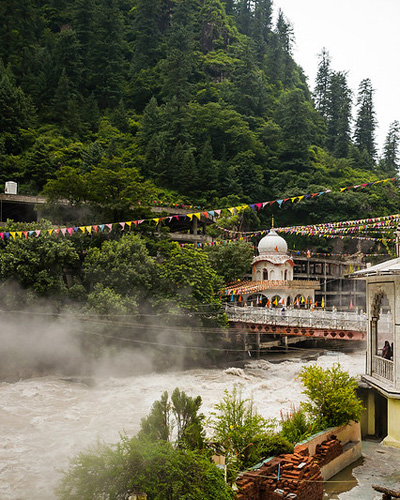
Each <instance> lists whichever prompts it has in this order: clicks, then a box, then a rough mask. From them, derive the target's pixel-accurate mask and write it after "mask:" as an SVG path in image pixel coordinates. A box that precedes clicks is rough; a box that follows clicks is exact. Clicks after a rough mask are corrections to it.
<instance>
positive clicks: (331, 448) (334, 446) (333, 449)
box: [313, 436, 343, 467]
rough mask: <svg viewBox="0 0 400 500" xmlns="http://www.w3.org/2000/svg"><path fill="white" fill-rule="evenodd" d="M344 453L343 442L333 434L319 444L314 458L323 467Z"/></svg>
mask: <svg viewBox="0 0 400 500" xmlns="http://www.w3.org/2000/svg"><path fill="white" fill-rule="evenodd" d="M342 453H343V446H342V444H341V443H340V441H338V440H337V439H336V436H331V437H330V438H329V439H327V440H326V441H324V442H323V443H321V444H319V445H317V447H316V449H315V455H314V456H313V458H314V460H315V461H316V462H317V464H318V465H319V466H320V467H322V466H324V465H326V464H328V463H329V462H331V461H332V460H333V459H334V458H336V457H338V456H340V455H341V454H342Z"/></svg>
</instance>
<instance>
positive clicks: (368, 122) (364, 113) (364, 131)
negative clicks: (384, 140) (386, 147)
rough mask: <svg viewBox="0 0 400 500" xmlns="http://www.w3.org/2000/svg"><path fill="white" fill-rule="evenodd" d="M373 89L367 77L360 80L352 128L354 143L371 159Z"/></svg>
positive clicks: (373, 127)
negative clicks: (354, 120) (353, 126)
mask: <svg viewBox="0 0 400 500" xmlns="http://www.w3.org/2000/svg"><path fill="white" fill-rule="evenodd" d="M373 97H374V89H373V88H372V83H371V80H370V79H369V78H365V79H364V80H362V81H361V83H360V85H359V88H358V97H357V117H356V124H355V130H354V140H355V144H356V146H357V147H358V149H359V150H360V151H362V150H365V151H366V152H367V153H368V155H369V156H370V158H371V160H373V159H374V158H375V156H376V145H375V128H376V118H375V109H374V101H373Z"/></svg>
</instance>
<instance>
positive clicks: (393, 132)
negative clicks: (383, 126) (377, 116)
mask: <svg viewBox="0 0 400 500" xmlns="http://www.w3.org/2000/svg"><path fill="white" fill-rule="evenodd" d="M399 147H400V123H399V122H398V121H397V120H395V121H394V122H392V123H391V124H390V126H389V131H388V133H387V136H386V139H385V144H384V146H383V157H382V162H381V168H382V169H383V170H384V172H385V174H387V175H396V174H398V171H399Z"/></svg>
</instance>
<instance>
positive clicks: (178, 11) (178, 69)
mask: <svg viewBox="0 0 400 500" xmlns="http://www.w3.org/2000/svg"><path fill="white" fill-rule="evenodd" d="M197 10H198V4H197V2H196V1H195V0H177V2H176V4H175V9H174V12H173V15H172V21H171V23H172V26H171V28H170V30H169V32H168V37H167V40H166V44H167V45H166V50H167V57H166V59H165V60H164V61H163V64H162V71H163V77H164V78H163V79H164V81H163V94H164V97H165V98H166V99H167V100H170V99H175V101H176V104H177V105H178V106H180V105H182V104H186V103H187V102H188V101H189V99H190V95H191V84H192V82H191V76H192V74H193V69H194V62H195V61H194V23H195V15H196V12H197Z"/></svg>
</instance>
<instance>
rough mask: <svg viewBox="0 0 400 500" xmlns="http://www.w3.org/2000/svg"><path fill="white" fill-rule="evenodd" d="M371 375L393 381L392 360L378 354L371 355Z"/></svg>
mask: <svg viewBox="0 0 400 500" xmlns="http://www.w3.org/2000/svg"><path fill="white" fill-rule="evenodd" d="M372 375H373V376H378V377H380V378H383V379H385V380H389V381H390V382H393V381H394V374H393V361H391V360H390V359H385V358H382V357H380V356H373V357H372Z"/></svg>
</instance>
